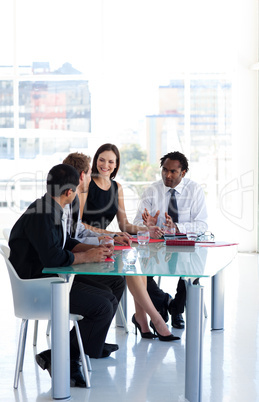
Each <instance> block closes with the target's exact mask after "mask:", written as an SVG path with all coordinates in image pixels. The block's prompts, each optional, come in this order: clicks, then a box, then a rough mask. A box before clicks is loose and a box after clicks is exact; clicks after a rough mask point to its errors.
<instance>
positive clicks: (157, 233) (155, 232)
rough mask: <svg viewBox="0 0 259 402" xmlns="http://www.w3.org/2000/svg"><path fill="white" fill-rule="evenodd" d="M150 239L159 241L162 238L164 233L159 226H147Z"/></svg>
mask: <svg viewBox="0 0 259 402" xmlns="http://www.w3.org/2000/svg"><path fill="white" fill-rule="evenodd" d="M148 230H149V233H150V237H152V238H153V239H160V237H162V236H163V234H164V231H163V229H161V228H160V227H159V226H149V228H148Z"/></svg>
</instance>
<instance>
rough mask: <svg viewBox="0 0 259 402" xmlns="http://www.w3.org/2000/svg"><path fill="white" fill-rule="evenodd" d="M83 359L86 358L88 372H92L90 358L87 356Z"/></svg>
mask: <svg viewBox="0 0 259 402" xmlns="http://www.w3.org/2000/svg"><path fill="white" fill-rule="evenodd" d="M85 358H86V364H87V369H88V371H92V365H91V360H90V357H89V356H88V355H85Z"/></svg>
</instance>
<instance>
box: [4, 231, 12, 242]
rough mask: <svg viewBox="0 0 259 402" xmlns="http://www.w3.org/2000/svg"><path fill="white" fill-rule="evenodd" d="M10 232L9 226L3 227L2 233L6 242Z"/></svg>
mask: <svg viewBox="0 0 259 402" xmlns="http://www.w3.org/2000/svg"><path fill="white" fill-rule="evenodd" d="M10 233H11V229H10V228H4V229H3V235H4V238H5V240H6V241H7V242H8V241H9V237H10Z"/></svg>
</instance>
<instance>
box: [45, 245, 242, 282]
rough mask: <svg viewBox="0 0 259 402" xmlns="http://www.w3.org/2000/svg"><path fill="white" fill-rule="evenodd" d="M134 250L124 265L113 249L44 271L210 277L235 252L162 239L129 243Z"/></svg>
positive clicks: (223, 247)
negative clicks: (94, 259) (101, 257)
mask: <svg viewBox="0 0 259 402" xmlns="http://www.w3.org/2000/svg"><path fill="white" fill-rule="evenodd" d="M132 248H135V249H136V250H137V261H136V263H135V264H134V265H125V264H123V261H122V250H117V251H114V255H113V257H112V258H113V260H114V261H105V262H102V263H84V264H78V265H71V266H67V267H53V268H44V269H43V273H46V274H78V275H127V276H129V275H144V276H178V277H179V276H181V277H196V278H198V277H199V278H201V277H211V276H213V275H215V274H216V273H217V272H218V271H220V270H222V269H224V268H225V267H226V266H227V265H229V264H230V263H231V262H232V261H233V259H234V258H235V256H236V254H237V246H236V245H228V246H221V247H204V246H201V245H195V246H191V247H190V246H166V245H165V243H164V242H161V243H149V244H148V245H146V246H139V245H137V244H132Z"/></svg>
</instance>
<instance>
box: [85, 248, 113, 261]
mask: <svg viewBox="0 0 259 402" xmlns="http://www.w3.org/2000/svg"><path fill="white" fill-rule="evenodd" d="M112 253H113V247H112V248H111V247H104V246H99V247H96V248H92V249H90V250H88V251H86V252H85V262H103V261H105V260H106V258H107V257H111V255H112Z"/></svg>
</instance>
